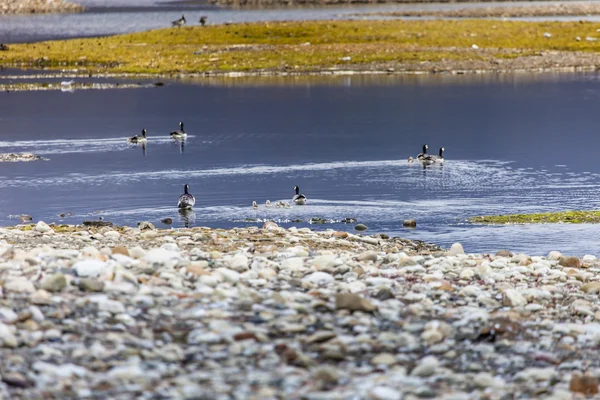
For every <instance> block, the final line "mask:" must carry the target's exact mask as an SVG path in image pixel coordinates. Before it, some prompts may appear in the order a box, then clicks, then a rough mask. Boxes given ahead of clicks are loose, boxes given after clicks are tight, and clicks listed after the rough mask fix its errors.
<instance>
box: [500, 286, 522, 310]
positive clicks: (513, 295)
mask: <svg viewBox="0 0 600 400" xmlns="http://www.w3.org/2000/svg"><path fill="white" fill-rule="evenodd" d="M503 301H504V304H506V305H507V306H512V307H520V306H525V305H527V300H526V299H525V297H524V296H523V295H522V294H521V293H520V292H519V291H517V290H516V289H508V290H507V291H506V292H504V299H503Z"/></svg>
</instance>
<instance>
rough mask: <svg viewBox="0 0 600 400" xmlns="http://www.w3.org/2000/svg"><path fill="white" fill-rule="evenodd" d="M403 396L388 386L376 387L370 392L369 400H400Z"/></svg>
mask: <svg viewBox="0 0 600 400" xmlns="http://www.w3.org/2000/svg"><path fill="white" fill-rule="evenodd" d="M400 399H402V394H401V393H400V392H399V391H397V390H396V389H392V388H391V387H388V386H375V387H374V388H372V389H371V390H370V391H369V400H400Z"/></svg>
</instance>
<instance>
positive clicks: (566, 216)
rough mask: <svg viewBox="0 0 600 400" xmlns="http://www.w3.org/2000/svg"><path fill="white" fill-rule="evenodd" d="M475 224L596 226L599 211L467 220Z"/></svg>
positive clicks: (498, 216)
mask: <svg viewBox="0 0 600 400" xmlns="http://www.w3.org/2000/svg"><path fill="white" fill-rule="evenodd" d="M469 222H472V223H475V224H499V225H500V224H560V223H563V224H597V223H600V211H560V212H549V213H539V214H508V215H484V216H479V217H472V218H469Z"/></svg>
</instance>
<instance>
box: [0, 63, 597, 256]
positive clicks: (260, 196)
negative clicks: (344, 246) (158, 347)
mask: <svg viewBox="0 0 600 400" xmlns="http://www.w3.org/2000/svg"><path fill="white" fill-rule="evenodd" d="M599 102H600V76H599V75H597V74H557V75H517V76H513V75H495V76H494V75H489V76H458V77H453V76H422V77H408V76H405V77H400V76H371V77H364V76H363V77H361V76H352V77H338V78H307V77H304V78H273V79H268V78H267V79H261V80H257V79H230V80H219V79H206V80H197V81H194V80H188V81H173V82H168V84H167V85H166V86H165V87H159V88H152V89H135V90H105V91H75V92H73V93H63V92H29V93H27V92H21V93H0V140H1V141H0V152H3V153H4V152H23V151H28V152H34V153H36V154H39V155H42V156H44V157H47V158H49V159H50V160H49V161H43V162H42V161H39V162H31V163H3V164H0V210H2V212H1V215H0V225H8V224H15V223H18V220H14V219H9V218H8V216H9V215H15V214H21V213H28V214H31V215H33V217H34V220H44V221H46V222H52V221H55V222H60V221H61V220H62V221H63V222H65V223H81V222H82V221H83V220H89V219H98V218H99V217H100V216H101V217H103V218H104V220H106V221H112V222H115V223H118V224H128V225H132V226H134V225H135V224H136V223H137V222H139V221H143V220H150V221H152V222H153V223H155V224H156V225H157V226H162V227H165V225H162V224H161V223H160V220H161V219H163V218H165V217H171V218H173V219H174V224H173V226H184V225H186V224H187V225H192V226H198V225H203V226H211V227H224V228H226V227H234V226H246V225H262V223H256V222H255V223H248V222H244V221H245V220H246V219H259V220H262V219H273V220H276V221H277V222H279V223H280V224H281V225H283V226H286V227H289V226H298V227H304V226H309V227H311V228H315V229H325V228H334V229H344V230H351V229H352V228H353V224H351V225H347V224H344V223H341V222H334V223H331V224H326V225H310V224H308V223H307V222H306V221H308V220H310V218H312V217H320V218H326V219H330V220H333V221H340V220H342V219H343V218H346V217H353V218H357V219H358V221H359V222H361V223H364V224H366V225H367V226H368V227H369V230H368V231H367V233H377V232H383V233H388V234H391V235H395V236H403V237H408V238H414V239H421V240H426V241H431V242H434V243H437V244H440V245H442V246H449V245H450V244H452V243H453V242H455V241H460V242H462V243H463V245H464V246H465V249H466V250H467V251H472V252H488V251H495V250H498V249H501V248H508V249H510V250H513V251H525V252H529V253H533V254H544V253H546V252H547V251H550V250H561V251H563V252H566V253H571V254H577V255H582V254H585V253H590V254H595V255H600V246H599V243H600V226H598V225H538V226H509V227H489V226H473V225H471V224H468V223H466V222H465V220H466V218H468V217H470V216H475V215H481V214H504V213H516V212H537V211H551V210H565V209H577V208H583V209H597V208H599V204H598V199H599V198H600V186H599V183H600V174H598V157H597V156H596V153H597V149H598V148H599V147H600V136H599V135H597V134H596V131H597V127H598V123H599V117H598V104H599ZM180 120H181V121H183V122H184V123H185V128H186V130H187V131H188V132H189V135H190V136H189V137H188V139H187V141H186V142H185V146H184V147H183V148H182V146H181V144H180V143H178V142H176V141H174V140H172V139H171V138H169V136H168V133H169V132H170V131H171V130H173V129H176V128H177V124H178V122H179V121H180ZM142 128H146V129H147V130H148V136H149V142H148V145H147V147H146V149H145V151H144V149H142V148H141V147H139V146H131V145H128V144H127V143H126V140H125V138H126V137H127V136H131V135H134V134H138V133H139V131H140V130H141V129H142ZM424 143H427V144H429V146H430V152H436V151H437V149H438V148H439V147H441V146H444V147H445V148H446V153H445V156H446V160H447V161H446V163H445V165H444V166H443V167H437V166H433V167H428V168H423V167H422V166H420V165H418V164H409V163H408V162H407V158H408V157H409V156H416V154H417V153H419V152H420V149H421V146H422V145H423V144H424ZM186 183H187V184H189V185H190V188H191V192H192V193H193V194H195V195H196V197H197V204H196V207H195V209H194V213H193V214H191V215H180V214H179V213H178V212H177V209H176V208H175V205H176V203H177V199H178V197H179V195H180V194H181V193H182V190H183V185H184V184H186ZM294 185H298V186H299V187H300V188H301V191H302V192H303V193H304V194H306V196H307V197H308V199H309V201H308V204H307V205H306V206H294V207H292V208H289V209H280V208H265V207H264V206H263V204H264V202H265V200H267V199H269V200H270V201H271V202H273V203H274V202H276V201H278V200H285V201H289V200H290V199H291V197H292V195H293V187H294ZM252 201H257V202H258V203H259V204H261V207H260V208H259V209H258V210H254V209H252V207H251V206H250V205H251V203H252ZM63 212H65V213H68V212H72V213H73V216H70V217H66V218H64V219H63V218H60V217H59V216H58V214H60V213H63ZM409 218H415V219H416V220H417V221H418V227H417V229H414V230H410V229H405V228H403V227H402V221H403V220H404V219H409ZM296 219H300V220H303V221H304V222H299V223H298V222H289V221H292V220H296Z"/></svg>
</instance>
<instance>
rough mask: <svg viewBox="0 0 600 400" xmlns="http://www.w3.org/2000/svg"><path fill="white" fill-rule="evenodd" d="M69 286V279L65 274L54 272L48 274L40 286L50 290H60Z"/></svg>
mask: <svg viewBox="0 0 600 400" xmlns="http://www.w3.org/2000/svg"><path fill="white" fill-rule="evenodd" d="M66 286H67V279H66V278H65V276H64V275H63V274H54V275H49V276H46V277H45V278H44V279H43V280H42V282H41V284H40V287H41V288H42V289H44V290H47V291H49V292H60V291H61V290H63V289H64V288H65V287H66Z"/></svg>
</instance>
